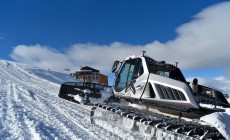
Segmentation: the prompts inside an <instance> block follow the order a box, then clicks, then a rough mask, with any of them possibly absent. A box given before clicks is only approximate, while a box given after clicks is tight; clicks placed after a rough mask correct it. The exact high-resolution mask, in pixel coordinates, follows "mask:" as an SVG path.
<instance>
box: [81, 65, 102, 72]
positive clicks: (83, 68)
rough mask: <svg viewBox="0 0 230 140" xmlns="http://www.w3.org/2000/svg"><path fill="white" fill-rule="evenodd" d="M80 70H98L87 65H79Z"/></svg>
mask: <svg viewBox="0 0 230 140" xmlns="http://www.w3.org/2000/svg"><path fill="white" fill-rule="evenodd" d="M80 70H91V71H92V72H99V70H97V69H94V68H91V67H89V66H84V67H81V69H80Z"/></svg>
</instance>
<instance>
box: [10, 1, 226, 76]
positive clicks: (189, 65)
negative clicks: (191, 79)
mask: <svg viewBox="0 0 230 140" xmlns="http://www.w3.org/2000/svg"><path fill="white" fill-rule="evenodd" d="M229 15H230V2H224V3H220V4H217V5H214V6H211V7H208V8H206V9H204V10H202V11H201V12H200V13H198V14H197V15H195V16H194V17H193V19H192V20H191V21H190V22H188V23H185V24H183V25H181V26H179V27H178V28H177V29H176V32H177V34H178V36H177V37H176V38H175V39H174V40H169V41H168V42H166V43H161V42H159V41H157V40H155V41H153V42H151V43H149V44H145V45H142V46H135V45H130V44H125V43H121V42H113V43H111V44H109V45H97V44H92V43H87V44H74V45H72V46H70V47H69V48H68V49H67V50H66V51H65V52H60V51H58V50H55V49H52V48H51V47H47V46H42V45H34V46H27V45H18V46H16V47H15V48H14V50H13V52H12V54H11V57H12V58H13V59H15V60H16V61H19V62H24V63H28V64H31V65H35V66H38V67H42V68H46V69H47V68H51V69H54V70H57V71H63V70H64V69H65V68H66V67H69V68H70V69H71V70H76V69H78V68H79V66H84V65H89V66H92V67H95V68H97V69H100V70H102V71H103V72H104V73H107V72H108V71H110V69H111V65H112V63H113V61H114V60H117V59H118V60H123V59H124V58H126V57H127V56H129V55H133V54H135V55H139V54H141V51H142V50H146V51H147V55H149V56H151V57H153V58H154V59H156V60H166V61H167V62H169V63H174V62H176V61H178V62H179V66H180V67H181V68H183V69H197V68H208V67H210V68H223V69H225V73H226V78H230V75H229V72H230V65H229V60H230V48H229V47H230V27H229V25H230V18H229Z"/></svg>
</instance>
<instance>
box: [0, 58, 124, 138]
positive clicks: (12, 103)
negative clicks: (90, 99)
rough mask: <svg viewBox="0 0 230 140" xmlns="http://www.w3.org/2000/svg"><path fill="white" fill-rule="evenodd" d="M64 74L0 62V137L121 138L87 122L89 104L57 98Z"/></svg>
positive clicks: (66, 77)
mask: <svg viewBox="0 0 230 140" xmlns="http://www.w3.org/2000/svg"><path fill="white" fill-rule="evenodd" d="M65 80H68V81H69V80H70V79H68V76H66V75H64V74H61V73H56V72H48V71H44V70H41V69H38V68H33V67H29V66H26V65H23V64H19V63H15V62H9V61H0V112H1V113H0V122H1V123H0V139H10V140H12V139H35V140H40V139H102V140H103V139H121V138H120V137H118V136H116V135H115V134H111V133H109V132H106V131H104V130H102V129H100V128H98V127H96V126H94V125H91V124H90V122H89V112H90V111H89V110H90V107H87V106H82V105H78V104H75V103H72V102H69V101H66V100H63V99H60V98H58V96H57V95H58V92H59V87H60V83H62V82H64V81H65Z"/></svg>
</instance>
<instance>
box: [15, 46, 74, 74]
mask: <svg viewBox="0 0 230 140" xmlns="http://www.w3.org/2000/svg"><path fill="white" fill-rule="evenodd" d="M11 57H12V58H13V59H15V60H17V61H19V62H23V63H27V64H30V65H33V66H37V67H41V68H44V69H51V70H57V71H64V69H65V68H67V67H68V68H70V67H71V68H73V67H74V66H73V63H72V62H70V61H69V59H68V58H67V56H66V55H65V54H62V53H61V52H59V51H57V50H55V49H52V48H49V47H46V46H41V45H34V46H26V45H18V46H16V47H15V49H14V50H13V52H12V54H11ZM75 67H76V66H75Z"/></svg>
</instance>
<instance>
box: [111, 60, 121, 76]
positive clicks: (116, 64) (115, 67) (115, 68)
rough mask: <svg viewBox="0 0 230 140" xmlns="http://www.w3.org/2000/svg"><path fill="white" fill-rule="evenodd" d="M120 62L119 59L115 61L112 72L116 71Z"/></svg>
mask: <svg viewBox="0 0 230 140" xmlns="http://www.w3.org/2000/svg"><path fill="white" fill-rule="evenodd" d="M119 64H120V61H118V60H116V61H114V63H113V67H112V73H114V72H116V70H117V67H118V65H119Z"/></svg>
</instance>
